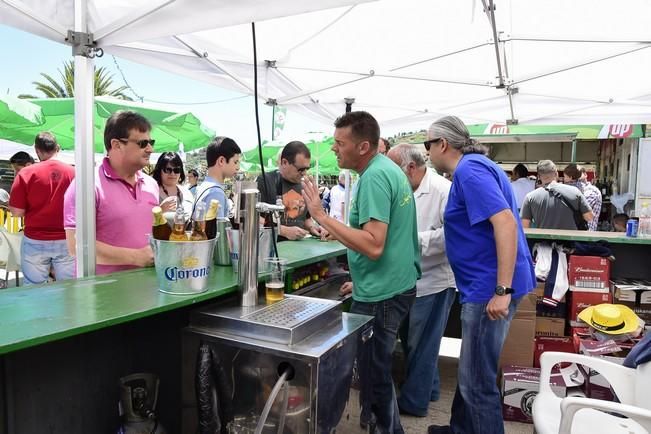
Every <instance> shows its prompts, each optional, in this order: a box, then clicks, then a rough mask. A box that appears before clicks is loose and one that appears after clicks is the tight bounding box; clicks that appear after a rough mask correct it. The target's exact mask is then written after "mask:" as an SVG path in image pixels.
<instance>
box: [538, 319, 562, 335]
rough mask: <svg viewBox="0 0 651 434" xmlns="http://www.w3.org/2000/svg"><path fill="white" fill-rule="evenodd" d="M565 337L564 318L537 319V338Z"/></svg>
mask: <svg viewBox="0 0 651 434" xmlns="http://www.w3.org/2000/svg"><path fill="white" fill-rule="evenodd" d="M538 336H565V319H564V318H542V317H538V318H536V337H538Z"/></svg>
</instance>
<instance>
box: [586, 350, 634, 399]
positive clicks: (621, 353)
mask: <svg viewBox="0 0 651 434" xmlns="http://www.w3.org/2000/svg"><path fill="white" fill-rule="evenodd" d="M633 345H634V344H633V343H625V344H623V343H616V342H615V341H613V340H607V341H598V340H596V339H592V338H588V339H580V340H579V352H580V353H581V354H585V355H588V356H592V357H602V358H604V359H607V360H609V361H611V362H614V363H617V364H620V365H621V364H622V363H624V359H625V358H626V355H627V354H628V352H629V351H630V350H631V348H632V347H633ZM580 369H581V372H582V374H583V376H584V378H585V382H584V385H583V391H584V393H585V395H586V396H587V397H588V398H594V399H602V400H605V401H614V400H615V399H616V395H615V392H613V390H612V388H611V387H610V383H609V382H608V381H607V380H606V378H605V377H604V376H603V375H601V373H599V372H597V371H595V370H594V369H588V368H587V367H585V366H581V367H580Z"/></svg>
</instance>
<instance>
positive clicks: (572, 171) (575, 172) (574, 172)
mask: <svg viewBox="0 0 651 434" xmlns="http://www.w3.org/2000/svg"><path fill="white" fill-rule="evenodd" d="M563 173H564V174H565V176H568V177H570V178H572V179H579V178H580V177H581V170H579V166H577V165H576V164H574V163H572V164H568V165H567V166H565V170H563Z"/></svg>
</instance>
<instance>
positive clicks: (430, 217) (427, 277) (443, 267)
mask: <svg viewBox="0 0 651 434" xmlns="http://www.w3.org/2000/svg"><path fill="white" fill-rule="evenodd" d="M451 185H452V183H451V182H450V181H448V180H447V179H445V178H444V177H442V176H441V175H439V174H437V173H436V172H435V171H434V170H433V169H429V168H428V169H427V171H426V172H425V176H424V177H423V179H422V180H421V182H420V185H419V186H418V188H417V189H416V191H415V192H414V198H415V199H416V217H417V220H418V241H419V244H420V254H421V259H420V268H421V271H422V273H423V275H422V277H421V278H420V280H419V281H418V282H417V283H416V296H417V297H423V296H425V295H430V294H435V293H437V292H441V291H443V290H444V289H446V288H450V287H455V286H456V284H455V282H454V274H453V273H452V268H450V263H449V262H448V257H447V255H446V254H445V235H444V233H443V214H444V213H445V206H446V205H447V203H448V195H449V194H450V187H451Z"/></svg>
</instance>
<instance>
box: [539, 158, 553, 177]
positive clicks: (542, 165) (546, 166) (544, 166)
mask: <svg viewBox="0 0 651 434" xmlns="http://www.w3.org/2000/svg"><path fill="white" fill-rule="evenodd" d="M536 171H537V172H538V175H550V174H554V175H558V171H557V170H556V165H555V164H554V162H553V161H552V160H540V161H539V162H538V166H537V167H536Z"/></svg>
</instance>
